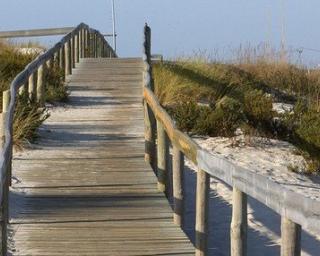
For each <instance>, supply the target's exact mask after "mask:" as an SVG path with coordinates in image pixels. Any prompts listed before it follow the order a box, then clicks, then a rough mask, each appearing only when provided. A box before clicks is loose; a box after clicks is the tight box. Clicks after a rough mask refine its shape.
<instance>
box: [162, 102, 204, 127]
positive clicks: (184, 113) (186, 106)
mask: <svg viewBox="0 0 320 256" xmlns="http://www.w3.org/2000/svg"><path fill="white" fill-rule="evenodd" d="M208 111H209V108H208V107H205V106H199V105H198V104H197V103H196V102H195V101H186V102H179V103H178V104H177V105H176V106H174V107H169V108H168V112H169V114H171V115H172V116H173V118H174V120H175V121H176V125H177V127H178V128H179V129H181V130H182V131H185V132H188V133H190V132H194V127H195V125H196V124H197V122H199V120H200V119H201V118H202V116H203V115H205V113H206V112H208Z"/></svg>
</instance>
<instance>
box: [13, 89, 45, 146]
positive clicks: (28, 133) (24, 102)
mask: <svg viewBox="0 0 320 256" xmlns="http://www.w3.org/2000/svg"><path fill="white" fill-rule="evenodd" d="M39 107H40V106H39V104H37V103H36V102H33V103H32V104H29V102H28V99H27V97H25V95H21V96H18V98H17V104H16V109H15V114H14V122H13V142H14V145H15V146H16V147H18V148H21V147H22V146H23V145H24V144H25V143H26V142H30V141H32V140H34V139H35V138H36V130H37V128H38V127H39V126H40V125H41V124H42V123H43V122H44V121H45V120H46V119H47V118H48V117H49V113H48V112H47V110H46V109H45V108H39Z"/></svg>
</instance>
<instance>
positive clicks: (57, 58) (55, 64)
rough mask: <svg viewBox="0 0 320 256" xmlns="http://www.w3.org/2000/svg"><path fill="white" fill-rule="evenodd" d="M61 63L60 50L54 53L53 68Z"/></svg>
mask: <svg viewBox="0 0 320 256" xmlns="http://www.w3.org/2000/svg"><path fill="white" fill-rule="evenodd" d="M59 63H60V54H59V51H56V52H55V53H54V55H53V68H57V67H59Z"/></svg>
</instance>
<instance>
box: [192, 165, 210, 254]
mask: <svg viewBox="0 0 320 256" xmlns="http://www.w3.org/2000/svg"><path fill="white" fill-rule="evenodd" d="M209 181H210V177H209V175H208V174H207V173H206V172H205V171H203V170H201V169H199V170H198V172H197V190H196V191H197V192H196V193H197V194H196V241H195V246H196V256H206V255H207V236H208V213H209Z"/></svg>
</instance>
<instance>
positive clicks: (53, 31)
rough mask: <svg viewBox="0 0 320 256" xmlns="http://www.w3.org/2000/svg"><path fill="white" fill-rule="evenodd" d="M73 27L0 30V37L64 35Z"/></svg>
mask: <svg viewBox="0 0 320 256" xmlns="http://www.w3.org/2000/svg"><path fill="white" fill-rule="evenodd" d="M74 29H75V27H63V28H44V29H27V30H14V31H0V38H18V37H38V36H54V35H65V34H68V33H70V32H71V31H72V30H74Z"/></svg>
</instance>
